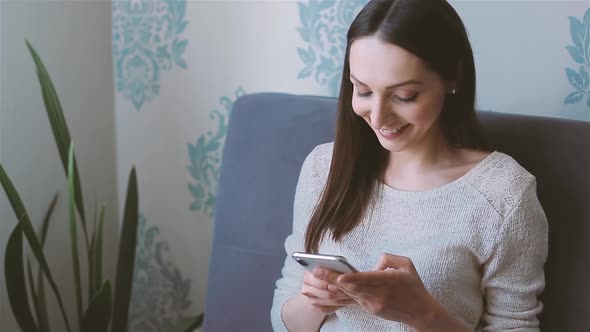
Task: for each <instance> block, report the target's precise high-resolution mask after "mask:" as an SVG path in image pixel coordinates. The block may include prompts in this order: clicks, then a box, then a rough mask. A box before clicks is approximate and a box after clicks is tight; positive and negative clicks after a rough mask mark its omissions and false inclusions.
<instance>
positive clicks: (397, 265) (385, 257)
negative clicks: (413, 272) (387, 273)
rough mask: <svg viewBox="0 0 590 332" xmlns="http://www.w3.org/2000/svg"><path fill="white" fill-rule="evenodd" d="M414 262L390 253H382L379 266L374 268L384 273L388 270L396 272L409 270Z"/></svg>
mask: <svg viewBox="0 0 590 332" xmlns="http://www.w3.org/2000/svg"><path fill="white" fill-rule="evenodd" d="M412 264H413V263H412V260H411V259H409V258H408V257H404V256H398V255H393V254H388V253H382V254H381V256H380V257H379V261H378V262H377V265H375V267H374V268H373V270H375V271H383V270H386V269H388V268H390V269H395V270H407V269H408V268H409V267H410V266H412Z"/></svg>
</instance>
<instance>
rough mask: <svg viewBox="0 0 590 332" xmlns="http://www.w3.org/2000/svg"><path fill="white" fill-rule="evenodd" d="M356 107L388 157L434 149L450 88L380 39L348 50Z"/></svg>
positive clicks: (357, 43) (410, 56) (366, 40)
mask: <svg viewBox="0 0 590 332" xmlns="http://www.w3.org/2000/svg"><path fill="white" fill-rule="evenodd" d="M349 62H350V80H351V82H352V84H353V87H354V89H353V96H352V108H353V110H354V112H355V113H356V114H357V115H358V116H360V117H362V118H363V119H365V121H367V123H368V124H369V126H371V128H372V129H373V131H374V132H375V134H376V135H377V138H378V139H379V142H381V145H383V147H384V148H385V149H387V150H389V151H390V152H399V151H403V150H407V149H415V148H420V147H423V146H424V145H425V144H434V142H436V141H437V139H438V138H440V136H438V135H440V129H439V127H438V121H437V119H438V117H439V114H440V112H441V111H442V107H443V103H444V100H445V96H446V94H447V93H448V92H449V91H448V90H449V89H452V88H450V87H447V86H446V84H445V82H444V81H443V80H442V79H441V78H440V76H439V75H438V74H436V73H435V72H433V71H431V70H430V69H428V67H427V66H426V64H425V63H424V62H423V61H422V60H421V59H420V58H418V57H416V56H415V55H413V54H411V53H409V52H408V51H406V50H404V49H403V48H401V47H398V46H396V45H393V44H390V43H385V42H382V41H381V40H379V39H377V38H376V37H366V38H361V39H358V40H356V41H354V42H353V43H352V45H351V46H350V59H349Z"/></svg>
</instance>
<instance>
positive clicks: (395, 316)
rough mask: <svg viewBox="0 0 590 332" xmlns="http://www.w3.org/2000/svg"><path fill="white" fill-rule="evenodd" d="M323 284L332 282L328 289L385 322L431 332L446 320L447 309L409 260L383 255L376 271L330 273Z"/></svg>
mask: <svg viewBox="0 0 590 332" xmlns="http://www.w3.org/2000/svg"><path fill="white" fill-rule="evenodd" d="M324 280H325V281H328V282H330V284H331V286H329V289H330V288H331V289H332V290H333V289H334V288H336V289H339V290H341V291H343V292H344V293H346V294H348V295H349V296H350V297H351V298H352V299H354V300H355V301H356V302H357V303H359V304H360V305H361V306H362V307H363V308H364V309H365V310H366V311H367V312H369V313H371V314H374V315H376V316H379V317H382V318H384V319H387V320H392V321H397V322H401V323H404V324H406V325H409V326H411V327H413V328H415V329H417V330H429V329H430V327H431V326H432V325H433V324H438V323H442V321H439V322H437V320H440V319H441V317H444V315H442V316H441V314H442V313H445V311H444V309H443V308H442V306H441V305H440V304H439V303H438V302H437V301H436V300H435V299H434V298H433V297H432V296H431V295H430V294H429V293H428V291H427V290H426V287H424V284H423V283H422V280H421V279H420V276H419V275H418V273H417V272H416V268H415V267H414V264H413V263H412V261H411V260H410V259H409V258H407V257H402V256H395V255H391V254H382V255H381V257H380V259H379V262H378V263H377V265H376V266H375V268H374V269H373V271H368V272H356V273H347V274H344V275H338V274H336V273H327V274H326V276H325V277H324ZM447 316H448V314H447ZM445 319H452V318H451V317H450V316H448V317H445ZM443 325H444V324H443ZM439 327H440V325H439Z"/></svg>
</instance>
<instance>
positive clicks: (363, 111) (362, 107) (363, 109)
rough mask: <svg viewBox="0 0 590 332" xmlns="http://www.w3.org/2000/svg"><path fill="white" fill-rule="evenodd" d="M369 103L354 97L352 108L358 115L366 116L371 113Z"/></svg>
mask: <svg viewBox="0 0 590 332" xmlns="http://www.w3.org/2000/svg"><path fill="white" fill-rule="evenodd" d="M368 104H369V103H367V102H366V101H363V100H361V99H359V98H355V97H352V110H353V111H354V113H356V115H358V116H361V117H365V116H367V114H368V113H369V109H370V108H369V105H368Z"/></svg>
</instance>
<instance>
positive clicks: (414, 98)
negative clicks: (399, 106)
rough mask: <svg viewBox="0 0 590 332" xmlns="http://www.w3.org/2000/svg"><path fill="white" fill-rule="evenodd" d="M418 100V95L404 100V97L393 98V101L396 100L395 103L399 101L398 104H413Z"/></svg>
mask: <svg viewBox="0 0 590 332" xmlns="http://www.w3.org/2000/svg"><path fill="white" fill-rule="evenodd" d="M416 98H418V94H415V95H413V96H412V97H410V98H402V97H400V96H393V99H394V100H395V101H398V102H400V103H411V102H413V101H415V100H416Z"/></svg>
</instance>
